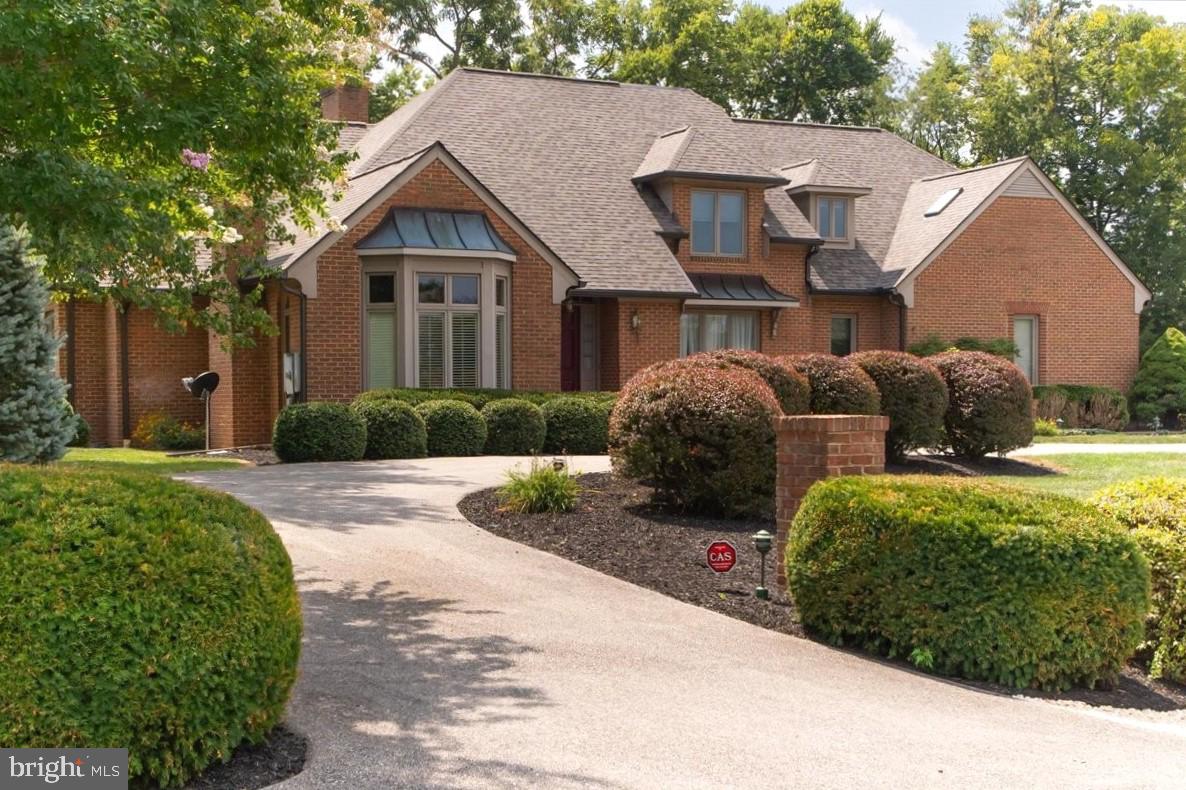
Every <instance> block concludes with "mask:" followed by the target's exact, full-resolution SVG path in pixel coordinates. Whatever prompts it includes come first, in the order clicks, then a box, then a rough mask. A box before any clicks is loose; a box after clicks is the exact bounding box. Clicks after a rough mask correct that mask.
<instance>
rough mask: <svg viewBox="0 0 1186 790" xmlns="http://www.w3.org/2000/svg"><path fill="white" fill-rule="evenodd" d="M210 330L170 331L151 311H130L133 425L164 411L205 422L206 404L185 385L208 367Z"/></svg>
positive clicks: (129, 397) (197, 423)
mask: <svg viewBox="0 0 1186 790" xmlns="http://www.w3.org/2000/svg"><path fill="white" fill-rule="evenodd" d="M206 346H207V343H206V332H205V331H204V330H189V331H184V332H176V333H172V332H166V331H165V330H164V329H162V328H160V327H159V326H157V323H156V317H155V315H154V313H153V312H152V311H150V310H141V309H139V308H135V307H133V308H130V309H129V311H128V405H129V411H130V413H131V425H132V429H133V430H134V429H135V427H136V424H137V423H138V422H139V421H140V419H141V418H142V417H144V415H146V414H148V413H149V412H155V411H163V412H164V413H166V414H168V415H169V416H171V417H176V418H177V419H179V420H185V421H187V422H191V423H194V424H196V425H201V424H203V423H204V422H205V419H206V415H205V412H204V410H203V408H202V403H201V401H199V400H198V399H197V398H195V397H194V396H193V395H190V394H189V393H188V392H186V390H185V388H184V387H182V386H181V379H182V377H184V376H196V375H197V374H199V373H201V372H202V371H204V370H206V369H207V364H208V361H209V357H208V354H207V348H206Z"/></svg>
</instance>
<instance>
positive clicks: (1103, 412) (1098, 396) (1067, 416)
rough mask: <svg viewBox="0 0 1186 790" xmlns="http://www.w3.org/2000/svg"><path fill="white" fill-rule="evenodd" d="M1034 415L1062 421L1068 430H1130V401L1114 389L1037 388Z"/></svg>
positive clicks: (1067, 385)
mask: <svg viewBox="0 0 1186 790" xmlns="http://www.w3.org/2000/svg"><path fill="white" fill-rule="evenodd" d="M1033 390H1034V403H1035V408H1034V414H1035V416H1037V417H1040V418H1041V419H1044V420H1051V421H1054V422H1057V421H1059V420H1062V427H1064V428H1089V429H1098V430H1104V431H1123V430H1124V429H1125V428H1127V427H1128V420H1129V416H1128V399H1127V398H1125V397H1124V393H1122V392H1120V391H1119V390H1115V389H1112V388H1111V387H1089V386H1081V385H1073V384H1046V385H1039V386H1037V387H1034V388H1033Z"/></svg>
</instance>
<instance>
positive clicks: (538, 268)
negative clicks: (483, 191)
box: [307, 162, 560, 401]
mask: <svg viewBox="0 0 1186 790" xmlns="http://www.w3.org/2000/svg"><path fill="white" fill-rule="evenodd" d="M395 206H408V207H419V208H440V209H451V210H462V211H482V212H484V213H485V214H486V218H487V219H488V220H489V221H490V223H491V225H493V226H494V228H495V229H496V230H497V231H498V233H499V234H500V235H501V236H502V238H503V239H504V240H506V242H507V243H508V244H509V245H511V247H512V248H513V249H514V250H515V252H516V253H517V255H518V260H517V261H516V262H515V263H513V264H512V265H511V383H512V386H513V387H515V388H517V389H541V390H558V389H560V305H556V304H553V303H552V268H551V266H550V265H549V264H548V263H547V262H546V261H545V260H544V259H543V258H542V257H540V255H539V254H538V253H536V252H535V251H534V250H533V249H532V248H531V247H530V246H529V245H528V244H527V242H526V241H525V240H524V239H523V238H521V237H520V236H519V235H518V234H517V233H515V232H514V231H513V230H511V228H510V226H508V225H507V224H506V223H505V222H503V221H502V219H501V218H500V217H498V216H497V215H496V214H495V213H494V212H492V211H490V210H489V209H488V208H487V206H486V204H485V203H484V202H483V201H482V200H481V198H479V197H478V196H477V195H476V194H474V192H473V191H472V190H470V189H469V188H468V187H467V186H466V185H465V184H464V183H462V182H461V180H460V179H458V178H457V176H455V175H454V174H453V173H452V171H450V170H449V169H448V167H446V166H445V165H444V164H442V163H441V162H433V163H432V164H430V165H428V167H426V168H425V169H424V170H423V171H422V172H420V173H419V174H417V175H416V176H415V178H413V179H412V180H411V181H410V182H408V183H407V184H406V185H405V186H404V187H403V188H401V189H400V190H399V191H398V192H397V193H396V194H395V195H393V196H392V197H391V198H389V199H388V200H386V201H385V202H384V203H383V205H382V206H380V207H379V208H377V209H375V211H373V212H372V213H371V214H370V215H369V216H368V217H366V218H365V219H363V220H361V221H358V222H356V223H355V224H354V226H353V227H351V228H350V230H349V231H348V232H347V233H346V234H345V235H344V236H343V237H342V238H340V239H339V240H338V241H337V242H335V243H334V244H333V246H331V247H330V248H329V249H328V250H326V251H325V252H324V253H322V255H321V257H320V259H319V261H318V265H317V298H315V299H310V300H309V307H308V312H309V316H308V320H309V325H308V342H309V353H308V355H307V358H308V374H307V375H308V379H309V393H308V394H309V399H310V400H335V401H345V400H349V399H351V398H353V397H354V396H356V395H357V394H358V393H359V392H360V391H361V389H362V372H363V371H362V318H361V311H362V303H361V299H362V267H361V261H360V259H359V256H358V254H357V253H356V252H355V250H354V246H355V244H357V243H358V242H359V240H361V239H362V238H363V237H364V236H366V234H368V233H370V231H371V230H373V229H374V227H375V226H376V225H377V224H378V223H379V222H380V221H381V220H382V219H383V218H384V217H385V216H386V214H387V212H388V211H389V210H390V209H391V208H393V207H395Z"/></svg>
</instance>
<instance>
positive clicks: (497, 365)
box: [494, 277, 511, 390]
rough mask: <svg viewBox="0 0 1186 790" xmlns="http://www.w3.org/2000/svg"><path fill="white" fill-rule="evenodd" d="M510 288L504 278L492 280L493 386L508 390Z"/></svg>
mask: <svg viewBox="0 0 1186 790" xmlns="http://www.w3.org/2000/svg"><path fill="white" fill-rule="evenodd" d="M509 290H510V286H509V283H508V282H507V278H505V277H496V278H495V279H494V386H495V387H497V388H498V389H500V390H505V389H510V386H511V377H510V369H511V360H510V349H509V347H508V345H507V326H508V323H507V322H508V321H509V319H508V318H507V302H508V301H509Z"/></svg>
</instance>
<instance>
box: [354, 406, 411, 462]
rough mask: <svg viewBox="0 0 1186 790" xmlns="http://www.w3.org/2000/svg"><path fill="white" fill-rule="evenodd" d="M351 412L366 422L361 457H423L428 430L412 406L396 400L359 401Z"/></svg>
mask: <svg viewBox="0 0 1186 790" xmlns="http://www.w3.org/2000/svg"><path fill="white" fill-rule="evenodd" d="M354 411H355V412H357V413H358V416H360V417H362V419H363V422H365V423H366V436H367V440H366V451H365V452H364V453H363V457H364V458H423V457H424V456H425V455H427V454H428V431H427V429H426V428H425V427H424V418H422V417H421V416H420V415H419V414H418V413H417V412H416V410H415V409H414V408H412V406H411V404H408V403H404V402H402V401H398V400H386V401H383V400H373V401H359V402H358V403H355V404H354Z"/></svg>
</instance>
